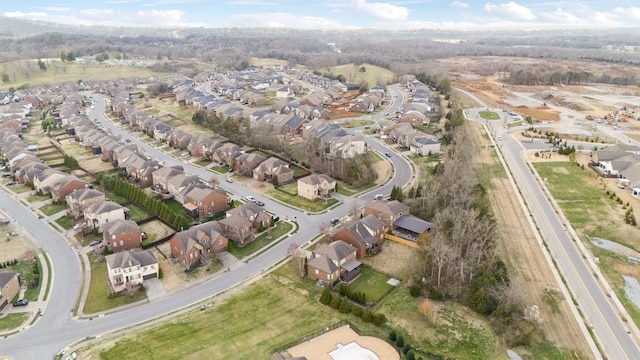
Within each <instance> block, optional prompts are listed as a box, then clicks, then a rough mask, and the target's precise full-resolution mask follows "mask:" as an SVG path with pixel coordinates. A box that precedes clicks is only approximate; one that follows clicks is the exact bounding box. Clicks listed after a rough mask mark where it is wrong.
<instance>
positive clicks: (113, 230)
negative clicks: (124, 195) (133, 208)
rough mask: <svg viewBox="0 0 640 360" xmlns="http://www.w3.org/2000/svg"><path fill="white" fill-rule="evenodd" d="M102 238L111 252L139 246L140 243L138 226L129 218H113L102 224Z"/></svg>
mask: <svg viewBox="0 0 640 360" xmlns="http://www.w3.org/2000/svg"><path fill="white" fill-rule="evenodd" d="M102 238H103V240H104V242H105V244H106V245H107V247H108V248H109V250H111V251H112V252H114V253H115V252H119V251H125V250H131V249H135V248H139V247H140V245H141V244H142V236H141V232H140V226H138V224H137V223H136V222H135V221H131V220H114V221H111V222H108V223H106V224H105V225H104V228H103V231H102Z"/></svg>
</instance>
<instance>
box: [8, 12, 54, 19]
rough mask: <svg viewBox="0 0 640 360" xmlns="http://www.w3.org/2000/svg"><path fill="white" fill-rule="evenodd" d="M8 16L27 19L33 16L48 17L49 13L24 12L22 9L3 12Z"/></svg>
mask: <svg viewBox="0 0 640 360" xmlns="http://www.w3.org/2000/svg"><path fill="white" fill-rule="evenodd" d="M2 15H4V16H6V17H15V18H26V19H32V18H41V17H46V16H47V13H46V12H26V13H25V12H22V11H9V12H6V13H4V14H2Z"/></svg>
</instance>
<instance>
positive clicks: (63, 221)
mask: <svg viewBox="0 0 640 360" xmlns="http://www.w3.org/2000/svg"><path fill="white" fill-rule="evenodd" d="M56 223H58V225H60V226H62V228H63V229H65V230H70V229H72V228H73V226H74V225H75V224H76V222H75V221H73V220H71V218H70V217H69V216H68V215H65V216H62V217H59V218H57V219H56Z"/></svg>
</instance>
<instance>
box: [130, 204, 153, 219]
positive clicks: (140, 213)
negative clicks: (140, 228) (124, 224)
mask: <svg viewBox="0 0 640 360" xmlns="http://www.w3.org/2000/svg"><path fill="white" fill-rule="evenodd" d="M127 208H129V219H131V220H133V221H135V222H138V221H142V220H144V219H147V218H149V217H151V216H152V215H150V214H149V213H147V212H146V211H144V210H142V209H141V208H139V207H138V206H136V205H133V204H129V205H127Z"/></svg>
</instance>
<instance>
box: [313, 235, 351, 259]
mask: <svg viewBox="0 0 640 360" xmlns="http://www.w3.org/2000/svg"><path fill="white" fill-rule="evenodd" d="M313 252H314V253H316V254H319V255H325V256H328V257H329V258H330V259H331V260H333V261H335V262H336V263H340V261H342V260H343V259H345V258H346V257H347V256H349V255H351V254H353V253H355V252H356V248H354V247H353V246H351V245H350V244H348V243H346V242H344V241H342V240H337V241H333V242H331V243H329V244H322V245H320V246H318V247H317V248H316V249H315V250H314V251H313Z"/></svg>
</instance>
